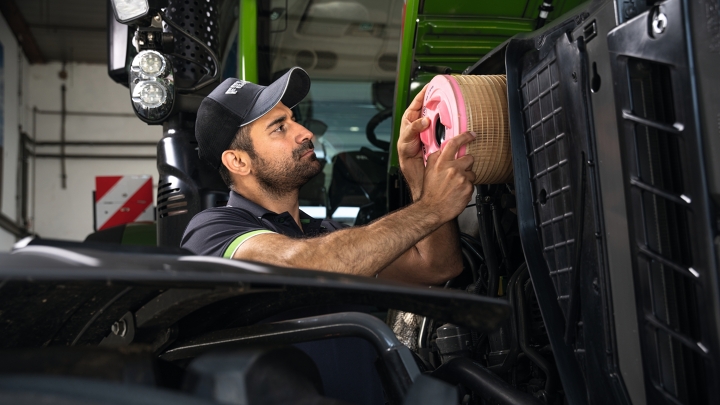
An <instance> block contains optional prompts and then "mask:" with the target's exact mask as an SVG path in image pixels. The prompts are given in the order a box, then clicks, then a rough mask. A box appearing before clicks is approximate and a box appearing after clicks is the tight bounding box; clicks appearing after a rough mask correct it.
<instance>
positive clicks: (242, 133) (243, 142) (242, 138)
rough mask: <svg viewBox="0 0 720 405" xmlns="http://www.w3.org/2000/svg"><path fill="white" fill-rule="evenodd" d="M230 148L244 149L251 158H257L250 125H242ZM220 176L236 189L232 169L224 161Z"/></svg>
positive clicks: (221, 164)
mask: <svg viewBox="0 0 720 405" xmlns="http://www.w3.org/2000/svg"><path fill="white" fill-rule="evenodd" d="M228 150H242V151H245V152H247V154H248V155H250V158H251V159H255V157H256V154H255V148H254V147H253V143H252V139H251V138H250V125H243V126H242V127H240V129H239V130H238V132H237V133H236V134H235V138H233V141H232V142H231V143H230V145H229V146H228ZM218 171H219V172H220V177H222V179H223V181H224V182H225V184H226V185H227V186H228V188H229V189H230V190H234V186H235V185H234V184H233V178H232V176H231V175H230V171H229V170H228V168H227V167H225V164H224V163H223V162H220V168H219V169H218Z"/></svg>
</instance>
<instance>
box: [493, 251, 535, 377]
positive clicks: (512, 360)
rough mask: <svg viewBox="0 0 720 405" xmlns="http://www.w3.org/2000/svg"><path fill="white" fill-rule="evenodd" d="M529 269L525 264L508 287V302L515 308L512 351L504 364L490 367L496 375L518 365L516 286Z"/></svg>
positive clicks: (511, 335)
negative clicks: (520, 277) (519, 278)
mask: <svg viewBox="0 0 720 405" xmlns="http://www.w3.org/2000/svg"><path fill="white" fill-rule="evenodd" d="M525 269H527V264H525V263H523V264H522V265H521V266H520V267H519V268H518V269H517V270H516V271H515V273H513V275H512V277H510V281H508V285H507V292H508V300H509V301H510V304H512V306H513V312H512V315H511V321H510V327H511V333H510V350H509V352H508V354H507V356H506V357H505V360H504V361H503V362H502V364H496V365H494V366H490V367H489V370H492V371H493V372H494V373H497V374H502V373H505V372H507V371H508V370H510V367H513V366H514V365H515V364H516V361H517V357H518V353H520V345H519V343H518V327H517V317H518V305H517V299H516V298H515V296H516V295H517V293H516V292H515V284H516V283H517V281H518V277H519V276H520V275H521V274H523V271H524V270H525Z"/></svg>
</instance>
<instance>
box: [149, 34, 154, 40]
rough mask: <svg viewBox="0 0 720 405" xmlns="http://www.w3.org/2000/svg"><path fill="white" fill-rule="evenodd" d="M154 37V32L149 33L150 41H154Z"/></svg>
mask: <svg viewBox="0 0 720 405" xmlns="http://www.w3.org/2000/svg"><path fill="white" fill-rule="evenodd" d="M153 38H154V37H153V34H152V32H149V33H148V41H150V42H152V40H153Z"/></svg>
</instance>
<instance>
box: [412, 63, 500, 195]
mask: <svg viewBox="0 0 720 405" xmlns="http://www.w3.org/2000/svg"><path fill="white" fill-rule="evenodd" d="M422 115H423V116H427V117H428V118H430V126H429V127H428V129H426V130H425V131H423V132H422V133H421V134H420V138H421V140H422V142H423V150H424V155H425V161H426V162H427V157H428V155H430V154H431V153H433V152H436V151H438V150H440V149H441V148H442V145H443V144H444V143H445V142H447V141H448V140H450V139H452V138H453V137H455V136H457V135H460V134H462V133H464V132H467V131H472V132H475V134H477V137H476V138H475V140H474V141H472V142H470V143H469V144H468V145H466V146H463V147H462V148H460V150H459V151H458V154H457V157H462V156H465V155H466V154H470V155H472V156H473V157H474V158H475V160H474V163H473V167H472V170H473V172H475V184H499V183H508V182H512V181H513V172H512V153H511V150H510V133H509V121H508V112H507V79H506V78H505V75H483V76H475V75H439V76H435V77H434V78H433V79H432V80H431V81H430V83H429V84H428V88H427V90H426V91H425V99H424V101H423V110H422Z"/></svg>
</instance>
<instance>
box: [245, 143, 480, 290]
mask: <svg viewBox="0 0 720 405" xmlns="http://www.w3.org/2000/svg"><path fill="white" fill-rule="evenodd" d="M472 139H473V136H472V135H469V134H465V135H463V136H459V137H456V138H454V139H452V140H451V141H449V142H448V143H447V145H446V147H445V149H444V150H443V151H442V152H438V153H435V154H433V155H432V156H431V157H430V159H429V160H428V165H427V168H425V173H424V185H423V186H422V189H423V190H425V192H424V193H423V194H422V196H421V197H420V198H419V199H418V201H417V202H415V203H413V204H411V205H410V206H408V207H406V208H404V209H402V210H398V211H396V212H393V213H391V214H389V215H386V216H385V217H383V218H381V219H379V220H377V221H375V222H373V223H371V224H369V225H366V226H361V227H356V228H351V229H344V230H339V231H335V232H332V233H330V234H327V235H324V236H321V237H317V238H309V239H293V238H289V237H286V236H283V235H278V234H263V235H258V236H255V237H253V238H251V239H248V240H247V241H246V242H245V243H243V244H242V245H241V246H240V247H239V248H238V249H237V250H236V251H235V254H234V255H233V258H235V259H244V260H255V261H261V262H265V263H270V264H276V265H281V266H289V267H298V268H305V269H313V270H327V271H333V272H338V273H348V274H355V275H364V276H373V275H375V274H377V272H378V271H380V270H381V269H384V268H386V267H387V266H388V265H390V264H391V263H392V262H393V261H395V260H396V259H397V258H398V257H400V256H401V255H403V254H405V252H406V251H408V249H410V248H411V247H413V246H414V245H415V244H416V243H418V242H419V241H420V240H421V239H423V238H425V237H426V236H427V235H429V234H430V233H432V232H433V231H435V230H437V229H438V228H439V227H440V226H442V225H443V224H445V223H446V222H448V221H449V220H451V219H453V218H455V217H456V216H457V215H458V214H459V213H460V212H461V211H462V210H463V209H464V208H465V206H466V205H467V203H468V201H469V200H470V196H471V195H472V180H473V179H474V177H475V175H474V173H473V172H472V171H470V170H469V169H470V168H471V167H472V162H473V159H472V157H471V156H465V157H462V158H460V159H455V154H456V153H457V151H458V149H459V148H460V147H461V146H462V145H464V144H466V143H468V142H469V141H471V140H472ZM416 270H417V269H414V268H411V267H403V268H402V271H403V272H404V274H397V276H398V278H401V279H403V280H404V281H409V282H416V283H421V284H426V285H427V284H437V283H440V282H442V281H443V280H445V279H447V278H450V277H452V276H453V275H448V274H443V273H442V272H441V271H438V272H417V271H416Z"/></svg>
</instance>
